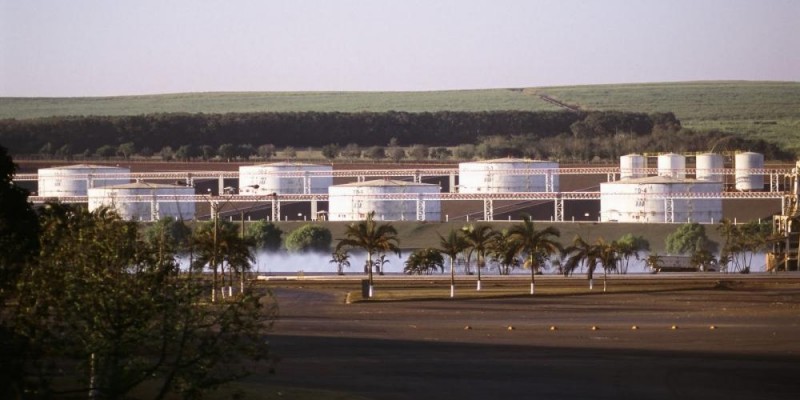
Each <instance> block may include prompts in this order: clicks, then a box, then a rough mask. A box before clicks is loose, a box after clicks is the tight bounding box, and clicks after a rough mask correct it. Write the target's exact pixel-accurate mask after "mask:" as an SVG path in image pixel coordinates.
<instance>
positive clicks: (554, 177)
mask: <svg viewBox="0 0 800 400" xmlns="http://www.w3.org/2000/svg"><path fill="white" fill-rule="evenodd" d="M458 191H459V193H514V192H558V163H557V162H551V161H537V160H524V159H519V158H501V159H497V160H486V161H475V162H463V163H460V164H458Z"/></svg>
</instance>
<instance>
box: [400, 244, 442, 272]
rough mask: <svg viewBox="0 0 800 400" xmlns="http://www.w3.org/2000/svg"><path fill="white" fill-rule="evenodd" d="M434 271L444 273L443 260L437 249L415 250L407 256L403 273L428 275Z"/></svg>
mask: <svg viewBox="0 0 800 400" xmlns="http://www.w3.org/2000/svg"><path fill="white" fill-rule="evenodd" d="M436 270H442V271H444V259H443V258H442V253H440V252H439V250H437V249H431V248H427V249H417V250H414V252H412V253H411V255H410V256H408V259H407V260H406V266H405V268H403V272H405V273H406V274H408V275H422V274H423V273H424V274H426V275H430V274H432V273H434V272H436Z"/></svg>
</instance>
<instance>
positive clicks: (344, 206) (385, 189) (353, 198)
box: [328, 179, 442, 222]
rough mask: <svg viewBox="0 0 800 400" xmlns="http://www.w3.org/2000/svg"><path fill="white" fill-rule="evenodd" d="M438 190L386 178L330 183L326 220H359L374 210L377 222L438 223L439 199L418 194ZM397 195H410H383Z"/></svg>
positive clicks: (436, 186) (429, 186) (431, 192)
mask: <svg viewBox="0 0 800 400" xmlns="http://www.w3.org/2000/svg"><path fill="white" fill-rule="evenodd" d="M440 191H441V188H440V187H439V185H432V184H429V183H416V182H406V181H398V180H390V179H380V180H374V181H366V182H354V183H346V184H343V185H334V186H331V187H330V188H329V189H328V195H329V197H328V200H329V203H328V219H329V220H330V221H359V220H363V219H365V218H366V217H367V214H369V213H370V212H373V211H374V212H375V219H376V220H381V221H415V220H422V221H434V222H438V221H441V219H442V206H441V202H440V201H439V200H438V199H437V200H425V201H422V200H423V199H422V195H425V194H435V193H439V192H440ZM397 194H411V195H412V196H411V198H410V199H409V198H405V199H398V200H394V199H387V198H386V197H391V196H392V195H397ZM418 212H419V213H421V215H420V217H421V218H418Z"/></svg>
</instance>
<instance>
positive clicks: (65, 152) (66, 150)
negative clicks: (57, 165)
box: [56, 144, 72, 160]
mask: <svg viewBox="0 0 800 400" xmlns="http://www.w3.org/2000/svg"><path fill="white" fill-rule="evenodd" d="M56 157H60V158H63V159H65V160H71V159H72V145H70V144H65V145H63V146H61V147H59V148H58V150H56Z"/></svg>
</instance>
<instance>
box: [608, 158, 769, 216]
mask: <svg viewBox="0 0 800 400" xmlns="http://www.w3.org/2000/svg"><path fill="white" fill-rule="evenodd" d="M723 168H724V159H723V156H722V155H720V154H714V153H706V154H699V155H697V156H695V176H694V178H693V179H689V178H687V177H686V157H685V156H683V155H680V154H662V155H660V156H658V167H657V169H656V171H657V173H656V175H655V176H648V174H647V171H648V169H647V158H646V157H645V156H643V155H639V154H630V155H626V156H622V157H620V180H619V181H615V182H606V183H602V184H600V220H601V221H618V222H667V221H675V222H678V221H692V222H701V223H702V222H706V223H713V222H716V221H719V220H720V219H721V218H722V199H721V196H719V194H721V192H722V191H723V190H724V185H725V182H724V178H725V175H723V174H722V172H723ZM763 168H764V156H763V155H762V154H759V153H751V152H746V153H738V154H736V156H735V174H734V176H735V185H734V186H735V188H736V190H740V191H751V190H762V189H763V188H764V176H763V174H759V173H753V170H757V169H763Z"/></svg>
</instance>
